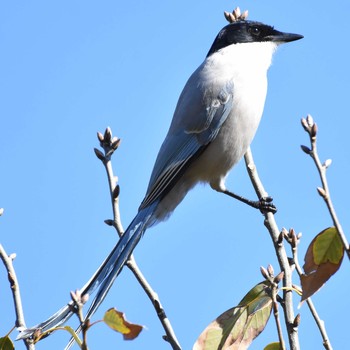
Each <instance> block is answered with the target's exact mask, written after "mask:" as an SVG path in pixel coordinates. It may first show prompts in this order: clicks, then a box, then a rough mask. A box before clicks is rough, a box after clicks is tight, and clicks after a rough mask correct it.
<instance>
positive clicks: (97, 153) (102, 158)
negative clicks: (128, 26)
mask: <svg viewBox="0 0 350 350" xmlns="http://www.w3.org/2000/svg"><path fill="white" fill-rule="evenodd" d="M94 152H95V154H96V157H97V158H98V159H99V160H101V161H102V162H104V161H105V156H104V154H103V153H102V152H101V151H100V150H99V149H97V148H94Z"/></svg>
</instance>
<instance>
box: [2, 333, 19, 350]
mask: <svg viewBox="0 0 350 350" xmlns="http://www.w3.org/2000/svg"><path fill="white" fill-rule="evenodd" d="M14 348H15V346H14V345H13V343H12V340H11V339H10V337H8V336H6V337H2V338H0V350H13V349H14Z"/></svg>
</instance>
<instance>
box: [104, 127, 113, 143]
mask: <svg viewBox="0 0 350 350" xmlns="http://www.w3.org/2000/svg"><path fill="white" fill-rule="evenodd" d="M103 138H104V142H105V143H110V142H111V139H112V130H111V128H110V127H109V126H108V127H107V128H106V130H105V133H104V135H103Z"/></svg>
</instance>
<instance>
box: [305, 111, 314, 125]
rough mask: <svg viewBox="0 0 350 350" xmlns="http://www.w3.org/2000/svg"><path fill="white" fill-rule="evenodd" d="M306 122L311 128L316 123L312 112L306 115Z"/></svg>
mask: <svg viewBox="0 0 350 350" xmlns="http://www.w3.org/2000/svg"><path fill="white" fill-rule="evenodd" d="M306 122H307V124H308V125H309V127H310V128H311V127H312V126H313V125H314V118H312V116H311V114H308V115H307V116H306Z"/></svg>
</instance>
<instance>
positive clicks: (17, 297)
mask: <svg viewBox="0 0 350 350" xmlns="http://www.w3.org/2000/svg"><path fill="white" fill-rule="evenodd" d="M0 258H1V260H2V262H3V264H4V266H5V268H6V270H7V275H8V280H9V282H10V288H11V291H12V298H13V303H14V307H15V313H16V322H15V323H16V327H17V328H22V329H25V328H26V323H25V320H24V312H23V306H22V299H21V293H20V289H19V284H18V280H17V276H16V272H15V269H14V267H13V259H14V258H15V255H14V254H13V255H10V256H9V255H8V254H7V253H6V251H5V249H4V247H3V246H2V245H1V244H0ZM23 341H24V344H25V346H26V348H27V349H28V350H34V349H35V345H34V344H33V342H32V341H31V340H30V339H23Z"/></svg>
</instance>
